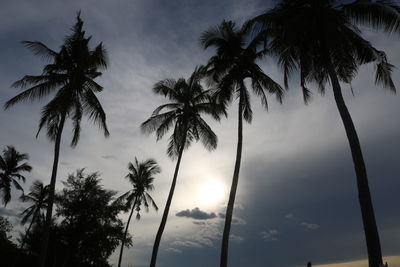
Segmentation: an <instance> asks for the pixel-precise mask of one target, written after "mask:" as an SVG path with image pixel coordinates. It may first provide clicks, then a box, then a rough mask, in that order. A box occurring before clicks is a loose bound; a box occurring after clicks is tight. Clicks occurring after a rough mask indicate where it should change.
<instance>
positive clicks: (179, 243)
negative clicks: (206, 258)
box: [171, 240, 203, 248]
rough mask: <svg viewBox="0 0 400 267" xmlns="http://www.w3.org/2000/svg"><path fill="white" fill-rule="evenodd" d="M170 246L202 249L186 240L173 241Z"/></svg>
mask: <svg viewBox="0 0 400 267" xmlns="http://www.w3.org/2000/svg"><path fill="white" fill-rule="evenodd" d="M171 245H174V246H179V247H191V248H202V247H203V246H202V245H200V244H199V243H197V242H193V241H189V240H186V241H174V242H172V243H171Z"/></svg>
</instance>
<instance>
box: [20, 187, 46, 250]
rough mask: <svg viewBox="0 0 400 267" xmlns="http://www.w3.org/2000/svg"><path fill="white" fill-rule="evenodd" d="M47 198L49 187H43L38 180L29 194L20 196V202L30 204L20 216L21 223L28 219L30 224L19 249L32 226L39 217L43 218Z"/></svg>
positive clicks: (21, 247) (22, 246)
mask: <svg viewBox="0 0 400 267" xmlns="http://www.w3.org/2000/svg"><path fill="white" fill-rule="evenodd" d="M48 197H49V185H46V186H45V185H43V183H42V182H41V181H39V180H36V181H34V182H33V184H32V186H31V188H30V192H29V194H27V195H22V196H21V200H22V202H30V203H32V205H31V206H29V207H28V208H26V209H25V210H24V211H23V212H22V213H21V215H22V216H23V217H22V220H21V223H22V224H25V223H26V222H27V221H28V220H29V219H30V220H31V222H30V223H29V227H28V229H27V230H26V232H25V236H24V238H23V239H22V242H21V246H20V249H23V248H24V245H25V242H26V238H27V236H28V235H29V231H30V229H31V227H32V225H33V224H34V223H35V222H36V220H37V219H39V218H40V216H43V212H42V211H45V210H46V209H47V201H48Z"/></svg>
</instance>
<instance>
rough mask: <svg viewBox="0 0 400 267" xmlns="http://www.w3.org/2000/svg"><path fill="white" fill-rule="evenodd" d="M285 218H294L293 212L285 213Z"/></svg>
mask: <svg viewBox="0 0 400 267" xmlns="http://www.w3.org/2000/svg"><path fill="white" fill-rule="evenodd" d="M285 218H286V219H288V220H291V219H294V216H293V213H288V214H286V215H285Z"/></svg>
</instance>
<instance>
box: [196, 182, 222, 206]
mask: <svg viewBox="0 0 400 267" xmlns="http://www.w3.org/2000/svg"><path fill="white" fill-rule="evenodd" d="M224 198H225V186H224V184H223V183H221V182H220V181H218V180H216V179H211V180H209V181H207V182H206V183H205V184H203V185H201V186H200V187H199V189H198V191H197V199H198V201H199V202H200V203H201V204H202V205H215V204H218V203H219V202H221V201H222V200H223V199H224Z"/></svg>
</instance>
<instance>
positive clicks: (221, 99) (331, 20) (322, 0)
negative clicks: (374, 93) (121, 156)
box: [0, 0, 400, 267]
mask: <svg viewBox="0 0 400 267" xmlns="http://www.w3.org/2000/svg"><path fill="white" fill-rule="evenodd" d="M82 26H83V21H82V20H81V18H80V15H79V14H78V16H77V23H76V24H75V26H74V27H73V28H72V34H71V35H70V36H67V37H66V39H65V41H64V44H63V45H62V46H61V47H60V49H59V50H58V51H54V50H51V49H50V48H48V47H47V46H45V45H44V44H43V43H40V42H24V43H25V45H26V46H27V47H28V48H31V49H32V50H33V52H34V53H35V54H37V55H40V56H42V57H43V58H44V59H46V60H49V61H50V64H48V65H46V66H45V67H44V69H43V73H42V75H39V76H25V77H24V78H23V79H21V80H19V81H17V82H15V83H14V84H13V86H14V87H22V88H24V87H28V86H30V85H32V87H31V88H29V89H27V90H25V91H24V92H22V93H21V94H19V95H17V96H16V97H14V98H12V99H10V100H9V101H8V102H7V103H6V105H5V107H6V108H8V107H10V106H12V105H14V104H16V103H19V102H22V101H34V100H39V99H42V98H45V97H47V96H48V95H49V94H51V93H55V97H54V98H53V99H52V100H51V101H50V102H49V103H48V104H47V105H45V106H44V107H43V110H42V118H41V120H40V123H39V131H40V130H41V129H42V128H43V127H46V129H47V135H48V137H49V138H50V140H52V141H54V143H55V152H54V163H53V171H52V175H51V182H50V186H49V189H48V190H49V196H48V202H47V203H48V204H47V205H46V206H47V212H46V231H45V235H44V237H43V246H42V255H41V257H40V261H41V262H40V265H39V266H40V267H43V266H44V261H45V258H46V249H47V240H48V235H49V229H50V228H49V227H50V222H51V214H52V209H53V202H54V189H55V183H56V176H57V166H58V158H59V152H60V141H61V135H62V131H63V127H64V123H65V120H66V119H67V118H70V119H71V120H72V122H73V127H74V134H73V138H72V142H71V145H72V146H75V145H76V144H77V143H78V140H79V133H80V130H81V129H80V122H81V119H82V117H83V115H87V116H88V117H89V118H90V119H92V120H93V121H94V122H96V123H98V124H99V126H100V128H101V129H102V130H103V132H104V134H105V136H108V130H107V125H106V115H105V112H104V110H103V109H102V106H101V104H100V102H99V101H98V99H97V98H96V96H95V93H98V92H101V91H102V89H103V88H102V87H101V86H100V85H99V84H97V83H96V82H95V81H94V79H95V78H97V77H99V76H100V75H101V70H104V69H105V68H106V67H107V56H106V51H105V49H104V47H103V46H102V44H101V43H100V44H99V45H97V46H96V47H95V48H94V49H90V48H89V46H88V43H89V40H90V37H85V32H84V31H83V29H82ZM365 27H367V28H372V29H375V30H380V31H383V32H386V33H388V34H393V33H395V34H398V33H400V6H399V5H398V4H397V3H396V2H394V1H391V0H376V1H372V0H354V1H352V2H350V3H348V2H346V3H344V2H343V1H334V0H281V1H279V3H278V4H277V5H276V6H275V7H274V8H272V9H270V10H267V11H266V12H264V13H263V14H261V15H259V16H256V17H254V18H251V19H250V20H249V21H247V22H246V23H244V24H243V25H236V23H235V22H233V21H223V22H222V23H221V24H220V25H218V26H217V27H215V28H211V29H209V30H208V31H205V32H204V33H203V35H202V36H201V38H200V39H201V44H202V46H203V47H204V48H205V49H207V48H214V49H215V55H214V56H212V57H211V58H210V59H209V61H208V63H207V64H206V65H205V66H199V67H196V69H195V70H194V72H193V74H192V75H191V76H190V77H189V78H188V79H184V78H180V79H177V80H175V79H165V80H162V81H160V82H158V83H156V84H155V85H154V87H153V91H154V93H155V94H159V95H162V96H164V97H166V98H167V99H168V100H169V102H168V103H166V104H164V105H161V106H159V107H158V108H156V109H155V110H154V111H153V113H152V115H151V117H150V118H149V119H148V120H146V121H145V122H143V124H142V125H141V129H142V131H143V132H144V133H153V132H155V134H156V137H157V140H159V139H161V138H162V137H163V136H164V135H165V134H166V133H167V132H168V131H169V130H171V131H172V134H171V136H170V137H169V144H168V148H167V154H168V156H170V157H171V158H173V159H176V167H175V171H174V174H173V179H172V184H171V188H170V191H169V194H168V198H167V201H166V204H165V208H164V211H163V215H162V219H161V223H160V226H159V229H158V231H157V234H156V238H155V241H154V246H153V252H152V257H151V263H150V267H154V266H156V260H157V253H158V249H159V246H160V242H161V238H162V234H163V231H164V228H165V226H166V223H167V218H168V213H169V209H170V206H171V203H172V198H173V195H174V190H175V187H176V183H177V177H178V172H179V167H180V164H181V160H182V155H183V152H184V150H185V149H187V148H188V147H189V146H190V145H191V143H192V142H193V141H196V142H197V141H201V142H202V144H203V145H204V146H205V148H206V149H208V150H213V149H215V148H216V146H217V136H216V135H215V133H214V132H213V130H212V129H211V128H210V126H209V125H208V124H207V122H206V121H205V120H204V118H203V115H210V116H211V117H212V118H213V119H215V120H220V118H221V117H222V116H226V115H227V113H226V108H227V106H228V105H229V104H230V103H231V102H233V100H237V104H238V114H237V116H238V117H237V118H238V132H237V133H238V141H237V153H236V159H235V167H234V172H233V178H232V185H231V191H230V194H229V200H228V205H227V210H226V218H225V225H224V231H223V238H222V246H221V261H220V266H221V267H226V266H228V244H229V233H230V228H231V222H232V214H233V210H234V203H235V196H236V191H237V188H238V182H239V174H240V166H241V154H242V144H243V119H244V121H245V122H248V123H251V120H252V117H253V112H252V108H251V100H250V95H251V91H252V92H253V93H254V95H255V96H257V97H259V98H260V99H261V103H262V104H263V106H264V107H266V108H268V101H267V94H270V95H273V96H274V97H275V98H276V99H277V101H278V102H281V101H282V97H283V94H284V89H283V88H282V87H281V86H280V85H279V84H278V83H277V82H275V81H274V80H273V79H272V78H271V77H269V76H268V75H267V74H266V73H265V72H264V71H263V69H262V68H261V67H260V65H259V63H260V60H263V59H265V58H267V57H272V58H275V59H277V62H278V64H279V66H280V67H281V68H282V72H283V74H284V87H286V88H287V87H288V86H289V79H290V78H291V77H292V76H295V74H299V78H300V79H299V80H300V88H301V89H302V92H303V96H304V101H305V102H306V103H307V102H308V101H309V98H310V96H311V91H310V89H309V88H308V84H310V83H314V84H316V85H317V87H318V89H319V91H320V92H322V93H323V92H325V90H326V88H329V87H330V88H332V90H333V95H334V99H335V102H336V105H337V108H338V111H339V114H340V116H341V118H342V121H343V124H344V128H345V131H346V135H347V137H348V141H349V145H350V149H351V153H352V157H353V162H354V168H355V172H356V178H357V185H358V194H359V202H360V207H361V211H362V220H363V224H364V231H365V236H366V243H367V249H368V259H369V266H370V267H379V266H380V265H382V254H381V248H380V241H379V234H378V230H377V226H376V220H375V215H374V210H373V206H372V201H371V195H370V192H369V186H368V179H367V171H366V167H365V163H364V159H363V155H362V152H361V145H360V142H359V139H358V136H357V132H356V129H355V126H354V124H353V121H352V119H351V116H350V113H349V111H348V109H347V107H346V104H345V102H344V98H343V96H342V91H341V83H351V81H352V80H353V78H354V77H355V76H356V75H357V72H358V69H359V67H360V66H361V65H363V64H367V63H373V64H375V66H376V68H375V70H376V71H375V83H376V84H378V85H382V86H383V87H385V88H388V89H389V90H391V91H395V85H394V83H393V81H392V79H391V73H392V70H393V65H391V64H390V63H389V62H388V60H387V57H386V55H385V53H384V52H383V51H381V50H379V49H377V48H376V47H374V45H373V44H371V43H370V42H369V41H368V40H367V39H365V38H364V36H363V35H362V29H364V28H365ZM327 85H330V86H328V87H327ZM205 87H206V88H205ZM249 89H251V90H249ZM0 164H1V167H2V168H3V166H5V167H4V168H10V169H13V168H18V166H9V167H8V165H7V164H6V163H5V161H4V160H3V159H1V160H0ZM129 170H130V174H128V176H127V178H128V179H129V180H130V181H131V183H132V184H133V189H132V190H131V191H129V192H127V193H126V194H124V195H123V196H122V197H121V201H125V202H126V203H127V207H129V209H130V210H131V212H130V215H129V219H128V223H127V226H126V231H125V233H127V231H128V226H129V223H130V220H131V217H132V214H133V213H134V211H135V210H136V212H137V215H138V216H139V212H140V206H141V204H143V205H144V206H145V207H146V209H147V208H148V207H149V205H153V207H154V208H155V209H157V206H156V205H155V203H154V201H153V199H152V198H151V196H150V195H149V194H148V193H147V191H150V190H151V189H152V188H153V187H152V182H153V179H154V177H153V176H154V175H155V174H157V173H158V172H160V169H159V167H158V166H157V164H156V162H155V161H154V160H148V161H144V162H138V160H137V159H135V162H134V164H132V163H130V165H129ZM2 175H3V174H2ZM9 177H10V178H7V179H8V180H7V179H4V182H3V176H2V182H1V184H0V185H1V189H3V188H4V189H3V190H5V192H6V191H7V190H8V188H9V187H10V183H11V182H12V183H14V184H15V186H16V187H17V188H19V187H20V186H19V187H18V183H17V181H16V180H15V179H17V180H18V179H23V178H22V177H21V176H15V175H14V176H9ZM9 200H10V196H7V198H5V203H7V202H8V201H9ZM123 247H124V241H122V246H121V252H120V257H119V266H120V264H121V259H122V253H123Z"/></svg>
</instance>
